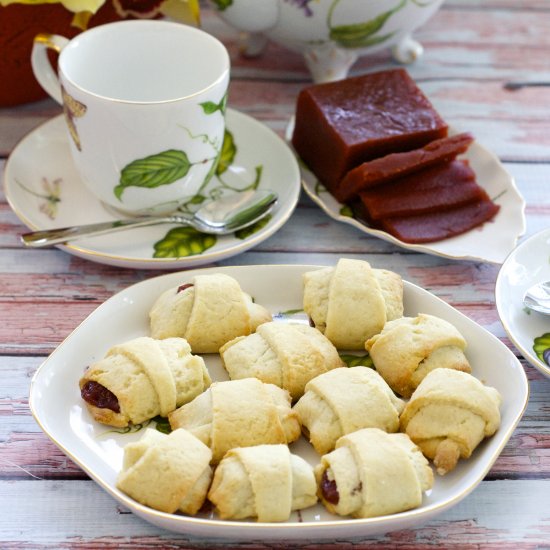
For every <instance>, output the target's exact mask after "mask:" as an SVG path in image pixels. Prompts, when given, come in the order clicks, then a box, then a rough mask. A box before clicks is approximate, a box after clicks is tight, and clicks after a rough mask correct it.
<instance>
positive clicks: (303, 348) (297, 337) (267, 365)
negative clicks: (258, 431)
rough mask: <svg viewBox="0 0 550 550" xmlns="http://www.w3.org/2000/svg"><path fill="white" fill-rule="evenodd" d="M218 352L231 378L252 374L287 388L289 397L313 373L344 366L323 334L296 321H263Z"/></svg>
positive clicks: (295, 394)
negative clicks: (251, 331) (254, 329)
mask: <svg viewBox="0 0 550 550" xmlns="http://www.w3.org/2000/svg"><path fill="white" fill-rule="evenodd" d="M220 355H221V358H222V362H223V366H224V367H225V369H226V370H227V372H228V373H229V377H230V378H231V380H237V379H240V378H249V377H255V378H258V379H259V380H261V381H262V382H266V383H269V384H275V385H276V386H279V387H281V388H284V389H285V390H288V392H289V393H290V396H291V397H292V398H293V399H297V398H299V397H300V396H301V395H302V394H303V393H304V387H305V385H306V384H307V383H308V382H309V381H310V380H311V379H312V378H314V377H315V376H317V375H319V374H322V373H324V372H327V371H329V370H332V369H335V368H338V367H343V366H344V363H343V361H342V360H341V359H340V356H339V355H338V351H337V350H336V348H335V347H334V346H333V345H332V343H331V342H330V341H329V340H328V339H327V338H326V337H325V336H323V334H321V333H320V332H319V331H318V330H317V329H314V328H312V327H310V326H308V325H303V324H297V323H276V322H271V323H264V324H262V325H260V326H259V327H258V328H257V330H256V332H255V333H254V334H251V335H249V336H241V337H239V338H235V339H234V340H231V341H230V342H228V343H227V344H225V345H224V346H222V347H221V348H220Z"/></svg>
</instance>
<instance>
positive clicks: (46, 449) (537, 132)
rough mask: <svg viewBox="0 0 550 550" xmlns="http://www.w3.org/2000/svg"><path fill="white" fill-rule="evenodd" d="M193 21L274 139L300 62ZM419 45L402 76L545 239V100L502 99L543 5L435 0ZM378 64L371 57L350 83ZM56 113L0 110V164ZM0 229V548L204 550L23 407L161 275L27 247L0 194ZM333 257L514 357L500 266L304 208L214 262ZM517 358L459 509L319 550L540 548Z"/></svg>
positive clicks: (543, 34)
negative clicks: (222, 52) (95, 321)
mask: <svg viewBox="0 0 550 550" xmlns="http://www.w3.org/2000/svg"><path fill="white" fill-rule="evenodd" d="M204 19H205V21H204V24H205V27H206V28H207V30H209V31H211V32H213V33H214V34H216V35H217V36H219V37H220V38H221V39H222V40H223V41H224V42H225V43H226V44H227V46H228V47H229V50H230V53H231V57H232V62H233V74H232V76H233V80H232V85H231V93H230V98H231V99H230V104H231V106H232V107H233V108H235V109H238V110H240V111H243V112H245V113H248V114H249V115H252V116H253V117H255V118H257V119H258V120H260V121H262V122H263V123H265V124H266V125H268V126H269V127H270V128H272V129H273V130H275V131H276V132H278V133H279V134H282V133H283V131H284V129H285V126H286V125H287V122H288V120H289V117H290V116H291V115H292V113H293V110H294V103H295V99H296V96H297V93H298V91H299V90H300V89H301V88H302V87H303V86H304V85H306V84H307V83H308V82H309V80H308V74H307V72H306V70H305V67H304V65H303V64H302V60H301V58H300V57H299V56H297V55H295V54H292V53H290V52H286V51H284V50H283V49H282V48H280V47H277V46H275V45H271V46H270V47H269V50H268V52H267V55H265V56H264V57H262V58H258V59H243V58H241V57H239V54H238V47H237V33H236V32H234V31H232V30H231V29H229V28H228V27H227V26H225V25H224V24H223V23H222V22H221V21H220V20H218V19H217V18H216V17H209V16H208V14H207V16H206V17H205V18H204ZM417 36H418V38H419V39H420V41H421V42H423V44H424V46H425V50H426V51H425V54H424V56H423V57H422V58H421V59H420V60H419V61H418V62H417V63H416V64H414V65H411V66H410V67H409V70H410V72H411V74H412V76H413V77H414V78H415V79H416V80H417V82H418V83H419V85H420V86H421V88H422V89H423V90H424V91H425V92H426V93H427V94H428V96H429V97H430V98H431V99H432V101H433V103H434V104H435V106H436V107H437V108H438V109H439V110H440V112H441V113H442V114H443V116H444V117H445V118H446V119H447V121H448V122H450V123H451V124H453V125H455V126H457V127H461V128H464V129H468V130H470V131H471V132H473V133H474V134H475V136H476V137H477V139H478V140H479V141H480V142H481V143H483V144H484V145H485V146H487V147H488V148H489V149H491V150H492V151H494V152H495V153H496V154H497V155H498V156H499V157H500V159H501V160H502V162H503V163H504V165H505V167H506V168H507V170H508V171H509V172H510V173H511V174H512V175H513V176H514V177H515V179H516V182H517V185H518V187H519V189H520V191H521V193H522V195H523V196H524V198H525V200H526V202H527V208H526V215H527V232H526V235H525V236H524V237H523V238H525V237H527V236H529V235H532V234H534V233H535V232H537V231H539V230H541V229H543V228H546V227H548V226H550V192H549V191H548V181H550V87H543V86H528V87H524V88H521V89H519V90H516V91H510V90H508V89H507V88H506V87H505V83H507V82H509V81H527V82H534V81H547V82H548V81H550V61H549V60H550V5H549V3H548V2H546V1H545V0H524V1H523V2H513V1H512V0H484V1H480V0H478V1H475V0H461V1H459V0H448V1H447V2H445V4H444V6H443V7H442V9H441V10H440V11H439V12H438V13H437V14H436V16H435V17H434V18H433V19H432V20H431V21H430V22H429V23H428V24H427V25H426V26H425V27H424V28H422V29H421V30H420V31H419V32H418V33H417ZM390 66H394V63H393V61H392V60H391V58H390V56H389V54H388V53H387V52H382V53H380V54H377V55H375V56H372V57H371V58H369V59H364V60H363V61H361V62H360V63H359V64H358V65H356V66H355V67H354V69H353V73H354V74H358V73H360V72H362V71H366V70H374V69H383V68H387V67H390ZM59 112H60V109H59V107H58V106H57V105H55V104H54V103H53V102H52V101H49V100H44V101H41V102H37V103H34V104H29V105H24V106H20V107H17V108H9V109H7V108H6V109H0V157H1V158H0V167H1V165H3V164H4V162H5V159H6V158H7V157H8V156H9V154H10V151H11V150H12V149H13V147H14V146H15V144H16V143H17V142H18V140H19V139H21V138H22V137H23V136H24V135H25V134H27V133H28V132H29V131H31V130H32V129H33V128H35V127H36V126H37V125H39V124H40V123H42V122H44V121H46V120H48V119H49V118H51V117H53V116H54V115H57V114H59ZM0 226H1V229H2V231H1V232H0V273H1V275H0V548H4V549H7V548H66V547H75V548H146V547H159V548H160V547H176V546H180V547H189V548H204V547H209V548H213V547H215V546H216V545H215V544H214V543H212V542H208V541H204V540H196V539H194V540H189V539H188V538H186V537H185V536H183V535H176V534H173V533H170V532H168V531H163V530H161V529H158V528H156V527H153V526H151V525H149V524H148V523H146V522H144V521H142V520H140V519H138V518H137V517H135V516H134V515H132V514H130V513H128V511H127V510H124V509H123V508H121V507H120V506H118V505H117V504H116V503H115V501H114V500H112V499H111V498H110V497H109V496H108V495H107V494H106V493H105V492H104V491H103V490H102V489H100V488H99V487H98V486H97V485H96V484H95V483H94V482H93V481H91V480H89V479H88V478H87V477H86V475H84V474H83V473H82V471H81V470H80V469H79V468H78V467H77V466H76V465H74V464H73V463H72V462H71V461H70V460H69V459H68V458H67V457H65V456H64V455H63V454H62V453H61V452H60V451H59V450H58V449H57V447H56V446H55V445H54V444H53V443H52V442H51V441H50V440H49V439H48V438H47V437H46V436H45V435H44V434H43V433H42V432H41V431H40V429H39V428H38V426H37V424H36V423H35V421H34V420H33V418H32V416H31V414H30V411H29V407H28V392H29V382H30V379H31V377H32V375H33V373H34V372H35V370H36V369H37V367H38V366H39V365H40V363H41V362H42V361H43V360H44V358H45V357H46V356H47V355H48V354H49V353H50V352H52V351H53V350H54V348H55V347H56V346H57V345H58V344H59V343H60V342H62V341H63V339H64V338H65V337H66V336H67V335H68V334H69V333H70V332H71V331H72V330H73V328H75V327H76V326H77V325H78V323H80V321H82V320H83V319H84V318H85V317H86V316H87V315H88V314H89V313H91V312H92V311H93V310H94V309H95V308H96V307H97V306H98V305H99V304H101V303H102V302H103V301H104V300H106V299H107V298H109V297H110V296H111V295H113V294H114V293H116V292H117V291H119V290H121V289H123V288H125V287H126V286H128V285H130V284H132V283H135V282H138V281H141V280H144V279H147V278H149V277H152V276H154V275H157V274H158V273H154V272H149V271H140V270H131V269H124V268H115V267H108V266H104V265H100V264H96V263H92V262H89V261H86V260H83V259H78V258H76V257H74V256H71V255H68V254H66V253H64V252H62V251H60V250H57V249H47V250H26V249H24V248H23V247H22V246H21V244H20V243H19V234H20V233H21V232H22V231H23V230H24V229H25V228H24V226H23V225H22V224H21V223H20V222H19V221H18V219H17V217H16V216H15V215H14V213H13V212H12V211H11V210H10V208H9V206H8V205H7V203H6V201H5V197H4V196H3V195H1V194H0ZM342 256H345V257H350V258H362V259H368V260H369V261H370V262H371V263H373V264H374V265H376V266H377V267H384V268H388V269H392V270H395V271H397V272H398V273H400V274H401V275H402V276H403V278H405V279H407V280H409V281H411V282H413V283H416V284H418V285H420V286H422V287H424V288H426V289H428V290H430V291H431V292H433V293H434V294H436V295H437V296H439V297H441V298H442V299H444V300H446V301H447V302H449V303H450V304H452V305H453V306H454V307H456V308H457V309H459V310H460V311H462V312H463V313H465V314H466V315H467V316H469V317H470V318H472V319H474V320H475V321H476V322H478V323H479V324H480V325H482V326H483V327H485V328H486V329H487V330H489V331H490V332H491V333H493V334H494V335H496V336H497V337H498V338H500V339H501V340H502V341H503V342H504V343H505V344H506V345H508V346H510V348H511V349H512V351H513V352H514V353H515V354H517V355H518V356H519V353H518V352H517V350H515V348H514V347H513V346H512V344H511V342H510V341H509V340H508V338H507V336H506V334H505V331H504V329H503V327H502V325H501V323H500V321H499V318H498V315H497V311H496V309H495V301H494V285H495V280H496V277H497V274H498V270H499V266H498V265H491V264H485V263H476V262H468V261H453V260H447V259H443V258H439V257H435V256H430V255H425V254H418V253H413V252H410V251H404V250H402V249H400V248H397V247H395V246H393V245H390V244H388V243H386V242H384V241H382V240H379V239H376V238H372V237H367V236H365V235H364V234H362V233H361V232H359V231H358V230H356V229H355V228H352V227H349V226H346V225H343V224H340V223H337V222H335V221H332V220H331V219H330V218H328V217H327V216H326V215H325V214H324V213H323V212H322V211H321V210H320V209H319V208H318V207H317V206H315V205H314V204H313V203H312V202H311V201H310V200H309V199H308V198H306V197H304V196H302V197H301V199H300V202H299V205H298V207H297V209H296V211H295V212H294V214H293V215H292V217H291V219H290V220H289V221H288V222H287V223H286V225H284V226H283V228H282V229H281V230H280V231H279V232H278V233H276V234H275V235H274V236H272V237H270V238H269V239H268V240H266V241H264V242H263V243H261V244H260V245H259V246H257V247H256V248H254V249H252V250H250V251H248V252H245V253H243V254H241V255H239V256H236V257H234V258H231V259H228V260H226V261H223V262H220V265H231V264H235V265H245V264H283V263H290V264H303V263H310V264H326V265H331V264H334V263H335V262H336V260H337V259H338V258H340V257H342ZM520 359H521V360H522V364H523V366H524V368H525V371H526V373H527V375H528V378H529V380H530V386H531V395H530V401H529V405H528V408H527V411H526V412H525V415H524V417H523V419H522V420H521V423H520V424H519V426H518V428H517V429H516V431H515V433H514V434H513V436H512V438H511V440H510V441H509V443H508V444H507V445H506V447H505V448H504V450H503V452H502V454H501V456H500V458H499V459H498V460H497V461H496V463H495V465H494V467H493V468H492V469H491V471H490V472H489V474H488V475H487V477H486V479H485V480H484V481H483V482H482V483H481V484H480V486H478V488H477V489H476V490H475V491H474V492H473V493H472V494H471V495H470V496H468V497H467V498H466V499H465V500H463V501H462V502H460V503H459V504H458V505H457V506H455V507H454V508H452V509H450V510H449V511H447V512H445V513H443V514H442V515H440V516H438V517H437V518H436V519H435V520H433V521H430V522H429V523H428V524H426V525H420V526H418V528H417V529H415V530H407V531H401V532H394V533H388V534H386V535H385V536H379V537H375V538H372V539H368V540H349V541H342V540H340V541H333V542H332V543H330V544H328V543H327V544H328V545H327V547H328V548H336V547H338V548H348V547H361V546H363V545H365V546H367V545H368V546H369V547H370V546H372V547H379V548H413V547H414V548H422V547H426V548H427V547H433V546H442V547H446V548H451V547H460V548H464V547H476V548H477V547H483V548H495V549H496V548H498V549H502V548H514V549H517V548H542V547H550V506H549V505H550V406H549V405H548V402H549V399H550V397H549V396H550V380H548V379H545V378H544V377H543V376H542V375H540V374H539V373H538V371H536V370H535V369H534V368H532V367H531V366H529V365H528V364H527V363H526V362H525V361H524V360H523V358H521V357H520ZM238 545H239V544H238V542H235V543H234V544H233V546H235V547H236V546H238ZM284 546H285V545H283V544H281V543H273V544H269V543H267V542H265V541H264V542H262V541H258V542H257V543H247V544H245V545H244V546H243V547H246V548H249V549H252V548H254V549H256V548H257V549H260V548H268V547H269V548H280V547H284ZM292 546H293V547H296V546H297V544H293V545H292ZM319 546H320V545H317V544H314V543H313V542H310V543H308V544H305V547H309V548H314V547H315V548H316V547H319ZM225 547H227V545H226V546H225Z"/></svg>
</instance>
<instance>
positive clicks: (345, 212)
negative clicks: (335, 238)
mask: <svg viewBox="0 0 550 550" xmlns="http://www.w3.org/2000/svg"><path fill="white" fill-rule="evenodd" d="M340 216H346V218H353V210H352V209H351V208H350V207H349V206H347V205H344V206H342V208H340Z"/></svg>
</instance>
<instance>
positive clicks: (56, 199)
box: [16, 178, 61, 220]
mask: <svg viewBox="0 0 550 550" xmlns="http://www.w3.org/2000/svg"><path fill="white" fill-rule="evenodd" d="M16 182H17V185H19V187H21V189H23V190H24V191H26V192H27V193H30V194H31V195H34V196H35V197H37V198H39V199H40V204H39V207H38V209H39V210H40V212H42V213H43V214H46V216H48V218H50V220H55V218H56V216H57V206H58V204H59V203H60V202H61V178H56V179H54V180H53V181H52V182H50V180H48V178H42V189H43V191H44V192H43V193H39V192H36V191H34V190H32V189H29V188H28V187H26V186H25V185H23V184H22V183H21V182H20V181H18V180H16Z"/></svg>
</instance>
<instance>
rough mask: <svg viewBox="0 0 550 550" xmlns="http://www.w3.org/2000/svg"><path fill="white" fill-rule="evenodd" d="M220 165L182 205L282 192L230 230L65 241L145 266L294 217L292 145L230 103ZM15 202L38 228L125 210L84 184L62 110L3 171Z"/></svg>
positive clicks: (211, 254)
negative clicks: (254, 218) (262, 214)
mask: <svg viewBox="0 0 550 550" xmlns="http://www.w3.org/2000/svg"><path fill="white" fill-rule="evenodd" d="M226 122H227V124H226V132H225V138H224V142H223V146H222V151H221V157H220V161H219V163H218V165H217V169H216V173H215V174H214V176H213V177H212V178H211V179H210V180H209V181H208V183H206V184H205V185H204V186H203V188H202V189H201V190H200V191H199V193H197V194H196V195H194V196H193V197H189V199H188V200H187V201H185V202H184V203H183V204H182V205H181V206H180V208H179V209H180V211H181V212H184V213H193V212H195V211H196V210H197V209H198V208H200V206H201V204H202V203H203V202H204V201H206V200H210V199H215V198H218V197H220V196H223V195H226V194H230V193H236V192H237V193H238V192H244V191H247V190H250V189H257V188H262V189H271V190H273V191H275V192H276V193H277V194H278V196H279V200H278V203H277V206H276V208H275V209H274V211H273V212H272V213H271V214H270V215H269V216H267V217H266V218H264V219H263V220H261V221H260V222H258V223H257V224H255V225H253V226H251V227H249V228H246V229H244V230H241V231H238V232H236V233H233V234H231V235H225V236H216V235H205V234H203V233H199V232H198V231H196V230H194V229H192V228H189V227H183V226H178V225H170V224H165V225H158V226H152V227H144V228H136V229H131V230H128V231H122V232H119V233H113V234H110V235H104V236H100V237H89V238H87V239H82V240H80V241H77V242H75V243H74V244H70V245H60V248H62V249H64V250H65V251H67V252H69V253H70V254H74V255H75V256H80V257H82V258H86V259H88V260H92V261H95V262H99V263H104V264H109V265H115V266H122V267H134V268H140V269H181V268H186V267H191V266H193V267H195V266H198V265H203V264H206V263H210V262H215V261H219V260H222V259H225V258H228V257H230V256H234V255H236V254H240V253H241V252H244V251H245V250H248V249H249V248H252V247H253V246H256V245H257V244H259V243H260V242H262V241H263V240H265V239H267V238H268V237H269V236H271V235H272V234H273V233H275V231H277V230H278V229H279V228H280V227H281V226H282V225H283V224H284V223H285V222H286V221H287V220H288V218H289V217H290V215H291V214H292V212H293V211H294V208H295V206H296V203H297V201H298V197H299V193H300V170H299V167H298V164H297V161H296V159H295V156H294V154H293V153H292V152H291V150H290V148H289V147H288V145H287V144H286V143H285V142H284V141H283V140H282V139H281V138H279V137H278V136H277V135H276V134H275V133H274V132H273V131H272V130H270V129H269V128H268V127H267V126H265V125H264V124H262V123H260V122H258V121H257V120H255V119H253V118H252V117H250V116H248V115H245V114H243V113H239V112H238V111H235V110H232V109H228V110H227V113H226ZM4 190H5V194H6V198H7V200H8V203H9V204H10V206H11V208H12V209H13V211H14V212H15V213H16V215H17V216H18V217H19V219H20V220H21V221H22V222H23V223H25V224H26V225H27V226H28V227H29V228H30V229H32V230H40V229H52V228H56V227H64V226H70V225H79V224H86V223H94V222H101V221H108V220H114V219H117V218H120V217H121V216H120V214H117V213H116V212H114V211H112V210H110V209H109V208H108V207H106V206H105V205H103V203H101V202H100V201H99V200H98V199H97V198H96V197H94V196H93V195H92V194H91V193H90V192H89V191H88V190H87V189H86V187H85V185H84V183H83V182H82V180H81V178H80V176H79V175H78V172H77V171H76V168H75V167H74V165H73V161H72V158H71V154H70V150H69V144H68V141H67V131H66V128H65V123H64V121H63V116H62V115H60V116H58V117H55V118H53V119H51V120H49V121H48V122H46V123H44V124H43V125H41V126H39V127H38V128H36V129H34V130H33V131H32V132H30V133H29V134H28V135H27V136H26V137H24V138H23V139H22V140H21V141H20V142H19V143H18V145H17V146H16V147H15V149H14V150H13V152H12V154H11V156H10V157H9V159H8V161H7V163H6V168H5V174H4Z"/></svg>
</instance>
